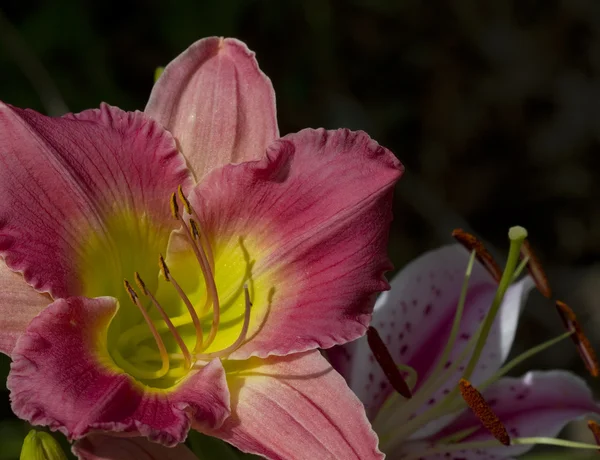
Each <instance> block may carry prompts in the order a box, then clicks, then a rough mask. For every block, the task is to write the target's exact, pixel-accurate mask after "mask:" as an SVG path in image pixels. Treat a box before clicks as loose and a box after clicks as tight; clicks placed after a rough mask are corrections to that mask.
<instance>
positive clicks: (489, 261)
mask: <svg viewBox="0 0 600 460" xmlns="http://www.w3.org/2000/svg"><path fill="white" fill-rule="evenodd" d="M452 236H453V237H454V239H455V240H456V241H458V242H459V243H460V244H462V245H463V246H464V247H465V248H466V249H467V250H468V251H475V255H476V257H477V260H478V261H479V262H480V263H481V264H482V265H483V266H484V267H485V268H486V269H487V271H488V272H489V273H490V274H491V275H492V276H493V277H494V279H495V280H496V281H497V282H499V281H500V279H501V278H502V270H501V269H500V266H499V265H498V263H497V262H496V261H495V260H494V258H493V257H492V255H491V254H490V253H489V252H488V250H487V249H486V248H485V246H484V245H483V243H482V242H481V241H479V240H478V239H477V238H476V237H475V236H474V235H471V234H470V233H467V232H465V231H464V230H463V229H461V228H457V229H455V230H453V231H452Z"/></svg>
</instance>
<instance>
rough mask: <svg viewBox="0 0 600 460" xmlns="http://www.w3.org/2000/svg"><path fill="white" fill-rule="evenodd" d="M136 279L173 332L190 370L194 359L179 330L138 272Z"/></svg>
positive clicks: (186, 365)
mask: <svg viewBox="0 0 600 460" xmlns="http://www.w3.org/2000/svg"><path fill="white" fill-rule="evenodd" d="M135 279H136V281H138V280H139V281H138V282H139V284H140V285H141V286H143V287H144V289H142V290H143V291H144V294H145V295H146V296H148V298H149V299H150V301H151V302H152V304H153V305H154V306H155V307H156V309H157V310H158V312H159V313H160V316H161V318H162V319H163V321H164V322H165V324H166V325H167V327H168V328H169V331H170V332H171V334H173V337H174V338H175V341H176V342H177V345H178V346H179V348H180V350H181V353H183V357H184V360H185V367H186V369H189V368H190V367H191V365H192V359H191V356H190V352H189V350H188V348H187V346H186V344H185V342H184V341H183V339H182V338H181V335H180V334H179V332H177V329H176V328H175V326H174V325H173V322H172V321H171V319H170V318H169V316H168V315H167V313H166V312H165V310H164V308H163V307H162V306H161V305H160V304H159V303H158V300H156V297H154V295H153V294H152V293H151V292H150V291H149V290H147V289H146V287H145V284H144V282H143V281H142V278H141V277H140V275H139V273H138V272H135Z"/></svg>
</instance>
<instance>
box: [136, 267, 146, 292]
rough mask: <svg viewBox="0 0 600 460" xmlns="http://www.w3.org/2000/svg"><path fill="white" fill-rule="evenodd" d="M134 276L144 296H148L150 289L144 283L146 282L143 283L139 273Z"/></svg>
mask: <svg viewBox="0 0 600 460" xmlns="http://www.w3.org/2000/svg"><path fill="white" fill-rule="evenodd" d="M133 276H134V278H135V283H136V284H137V285H138V287H139V288H140V291H142V292H143V293H144V294H147V293H148V289H146V284H145V283H144V281H142V277H141V276H140V274H139V273H138V272H135V273H134V274H133Z"/></svg>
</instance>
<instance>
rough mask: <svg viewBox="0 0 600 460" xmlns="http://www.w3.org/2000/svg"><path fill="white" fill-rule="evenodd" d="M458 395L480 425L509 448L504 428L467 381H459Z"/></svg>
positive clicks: (508, 439) (508, 437) (508, 438)
mask: <svg viewBox="0 0 600 460" xmlns="http://www.w3.org/2000/svg"><path fill="white" fill-rule="evenodd" d="M458 387H459V390H460V394H461V395H462V397H463V399H464V400H465V402H466V403H467V405H468V406H469V408H470V409H471V410H472V411H473V413H474V414H475V416H476V417H477V418H478V419H479V420H480V421H481V423H482V425H483V426H484V427H485V428H486V429H487V430H488V431H489V432H490V433H491V434H492V435H493V436H494V437H495V438H496V439H497V440H498V441H500V442H501V443H502V444H504V445H505V446H510V436H509V435H508V432H507V431H506V427H505V426H504V425H503V424H502V422H501V421H500V419H499V418H498V416H497V415H496V414H495V413H494V411H493V410H492V408H491V407H490V405H489V404H488V403H487V402H486V400H485V399H484V397H483V396H482V395H481V393H479V391H478V390H477V389H476V388H475V387H473V385H471V384H470V383H469V381H468V380H465V379H460V382H459V384H458Z"/></svg>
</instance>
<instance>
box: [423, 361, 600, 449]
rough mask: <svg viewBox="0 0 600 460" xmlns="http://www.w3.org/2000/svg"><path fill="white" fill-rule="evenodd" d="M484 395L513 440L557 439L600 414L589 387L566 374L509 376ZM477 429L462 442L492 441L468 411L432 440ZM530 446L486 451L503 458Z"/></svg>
mask: <svg viewBox="0 0 600 460" xmlns="http://www.w3.org/2000/svg"><path fill="white" fill-rule="evenodd" d="M484 396H485V398H486V400H487V402H488V403H489V404H490V406H491V407H492V408H493V410H494V412H495V413H496V414H497V415H498V417H499V418H500V420H501V421H502V423H503V424H504V426H506V429H507V430H508V433H509V434H510V436H512V437H515V438H516V437H526V438H528V437H535V436H545V437H554V436H556V435H557V434H558V433H559V432H560V430H561V429H562V428H563V427H564V426H565V425H566V424H567V423H569V422H571V421H573V420H576V419H578V418H581V417H583V416H585V415H587V414H594V415H599V414H600V407H599V406H598V404H597V403H596V402H595V401H594V398H593V395H592V392H591V390H590V389H589V387H588V386H587V385H586V384H585V382H584V381H583V380H581V379H580V378H579V377H576V376H575V375H573V374H571V373H570V372H566V371H546V372H542V371H536V372H528V373H527V374H525V375H524V376H523V377H521V378H514V377H506V378H503V379H500V380H499V381H498V382H496V383H495V384H493V385H492V386H490V387H489V388H488V389H487V390H486V391H485V393H484ZM468 428H476V431H475V432H474V433H472V434H471V435H470V436H468V437H466V438H464V440H463V441H462V442H471V441H485V440H489V439H492V437H491V435H490V433H489V432H488V431H487V430H485V429H484V428H483V427H482V426H481V423H480V422H479V420H478V419H477V418H476V417H475V416H474V415H473V413H472V412H471V411H468V410H467V411H465V412H464V413H463V414H462V415H461V416H460V417H459V418H457V419H456V420H454V421H453V422H452V423H451V424H450V425H449V426H447V427H446V428H445V429H444V430H442V431H441V432H439V433H437V434H436V435H435V436H433V437H432V439H439V438H443V437H445V436H448V435H451V434H452V433H456V432H460V431H462V430H465V429H468ZM529 449H531V447H530V446H510V447H504V446H502V447H498V448H494V449H486V450H485V451H486V452H487V453H489V454H491V455H497V456H499V457H500V458H505V457H516V456H519V455H521V454H523V453H525V452H527V451H528V450H529Z"/></svg>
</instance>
